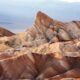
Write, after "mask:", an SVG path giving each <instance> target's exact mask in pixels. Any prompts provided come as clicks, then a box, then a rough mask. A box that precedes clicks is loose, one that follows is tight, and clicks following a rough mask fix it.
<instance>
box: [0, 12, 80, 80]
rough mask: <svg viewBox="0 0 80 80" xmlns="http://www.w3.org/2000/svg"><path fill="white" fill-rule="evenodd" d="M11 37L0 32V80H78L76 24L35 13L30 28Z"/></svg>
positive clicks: (79, 35) (79, 41)
mask: <svg viewBox="0 0 80 80" xmlns="http://www.w3.org/2000/svg"><path fill="white" fill-rule="evenodd" d="M1 29H2V28H1ZM12 35H14V33H12V34H10V32H6V31H5V30H2V31H1V37H0V80H24V79H25V80H79V79H80V39H79V38H80V21H72V22H66V23H64V22H61V21H57V20H54V19H52V18H50V17H49V16H47V15H46V14H44V13H43V12H40V11H39V12H38V13H37V15H36V18H35V21H34V24H33V26H32V27H31V28H28V29H27V30H26V31H25V32H20V33H18V34H16V35H14V36H12ZM2 36H4V37H2Z"/></svg>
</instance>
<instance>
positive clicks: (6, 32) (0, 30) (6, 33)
mask: <svg viewBox="0 0 80 80" xmlns="http://www.w3.org/2000/svg"><path fill="white" fill-rule="evenodd" d="M12 35H14V33H12V32H10V31H9V30H7V29H4V28H2V27H0V37H3V36H12Z"/></svg>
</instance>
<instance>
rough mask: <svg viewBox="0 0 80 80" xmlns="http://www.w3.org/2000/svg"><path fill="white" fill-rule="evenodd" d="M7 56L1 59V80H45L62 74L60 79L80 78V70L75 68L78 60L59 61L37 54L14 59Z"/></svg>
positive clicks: (52, 56)
mask: <svg viewBox="0 0 80 80" xmlns="http://www.w3.org/2000/svg"><path fill="white" fill-rule="evenodd" d="M5 56H7V57H6V58H5V57H3V59H0V67H1V70H2V71H1V77H0V78H1V80H4V79H8V80H17V79H30V80H45V79H47V78H50V77H53V76H56V75H60V74H61V75H60V78H61V77H75V78H76V77H79V76H80V71H79V70H80V69H79V68H78V67H76V66H73V65H75V63H76V60H77V59H76V58H72V57H63V58H62V59H57V58H55V57H54V55H53V54H48V55H41V54H36V53H30V54H28V53H27V54H23V55H16V56H12V57H11V56H8V54H7V55H5ZM65 72H66V73H65ZM68 73H69V74H68ZM76 74H78V75H76ZM55 78H56V77H54V79H55ZM54 79H53V80H54ZM49 80H51V79H49Z"/></svg>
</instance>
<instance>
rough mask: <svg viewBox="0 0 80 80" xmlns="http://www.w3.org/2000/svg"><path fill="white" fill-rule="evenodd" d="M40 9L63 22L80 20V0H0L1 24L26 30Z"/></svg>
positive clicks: (13, 29)
mask: <svg viewBox="0 0 80 80" xmlns="http://www.w3.org/2000/svg"><path fill="white" fill-rule="evenodd" d="M38 11H42V12H44V13H46V14H47V15H49V16H50V17H52V18H53V19H56V20H60V21H63V22H65V21H71V20H80V0H0V26H1V27H4V28H6V29H8V30H11V31H13V32H20V31H24V30H25V29H27V28H28V27H30V26H31V25H32V24H33V21H34V18H35V15H36V13H37V12H38Z"/></svg>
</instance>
